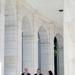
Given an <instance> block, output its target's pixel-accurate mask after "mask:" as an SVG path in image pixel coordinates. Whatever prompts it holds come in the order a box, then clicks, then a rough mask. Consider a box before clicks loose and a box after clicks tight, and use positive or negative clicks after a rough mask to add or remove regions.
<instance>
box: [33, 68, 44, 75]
mask: <svg viewBox="0 0 75 75" xmlns="http://www.w3.org/2000/svg"><path fill="white" fill-rule="evenodd" d="M34 75H43V74H41V72H40V69H37V73H36V74H34Z"/></svg>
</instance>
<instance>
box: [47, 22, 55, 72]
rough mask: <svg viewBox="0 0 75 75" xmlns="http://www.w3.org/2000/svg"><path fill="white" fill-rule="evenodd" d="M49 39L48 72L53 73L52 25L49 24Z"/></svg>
mask: <svg viewBox="0 0 75 75" xmlns="http://www.w3.org/2000/svg"><path fill="white" fill-rule="evenodd" d="M49 25H50V27H49V32H50V33H49V36H50V37H49V39H50V41H49V42H50V47H49V52H48V53H49V70H51V71H52V72H53V73H54V25H53V24H51V23H50V24H49Z"/></svg>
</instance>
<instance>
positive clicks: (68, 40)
mask: <svg viewBox="0 0 75 75" xmlns="http://www.w3.org/2000/svg"><path fill="white" fill-rule="evenodd" d="M64 69H65V71H64V72H65V74H64V75H75V0H64Z"/></svg>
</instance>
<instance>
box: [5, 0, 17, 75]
mask: <svg viewBox="0 0 75 75" xmlns="http://www.w3.org/2000/svg"><path fill="white" fill-rule="evenodd" d="M4 34H5V35H4V38H5V40H4V44H5V46H4V47H5V48H4V75H13V74H14V75H16V71H15V70H16V65H17V64H16V62H17V61H16V60H17V59H16V56H17V26H16V25H15V20H14V13H13V9H12V6H11V3H10V1H9V0H6V3H5V33H4Z"/></svg>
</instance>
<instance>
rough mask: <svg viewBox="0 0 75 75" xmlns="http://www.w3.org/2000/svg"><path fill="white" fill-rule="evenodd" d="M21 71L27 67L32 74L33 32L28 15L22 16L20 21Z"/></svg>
mask: <svg viewBox="0 0 75 75" xmlns="http://www.w3.org/2000/svg"><path fill="white" fill-rule="evenodd" d="M22 30H23V32H22V64H23V65H22V71H23V70H24V68H25V67H26V68H28V69H29V72H30V73H31V74H33V67H32V66H33V34H32V29H31V25H30V21H29V19H28V17H26V16H25V17H24V18H23V21H22Z"/></svg>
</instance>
